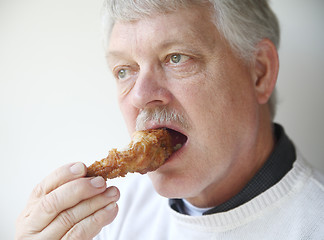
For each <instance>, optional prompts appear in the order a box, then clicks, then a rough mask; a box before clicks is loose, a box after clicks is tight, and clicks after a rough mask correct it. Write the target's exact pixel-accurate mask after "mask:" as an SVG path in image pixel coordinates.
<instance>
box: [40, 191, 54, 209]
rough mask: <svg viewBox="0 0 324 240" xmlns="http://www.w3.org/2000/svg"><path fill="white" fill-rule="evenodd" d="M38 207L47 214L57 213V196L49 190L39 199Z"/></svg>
mask: <svg viewBox="0 0 324 240" xmlns="http://www.w3.org/2000/svg"><path fill="white" fill-rule="evenodd" d="M40 207H41V209H42V211H44V212H45V213H47V214H53V213H58V212H59V209H58V197H57V194H56V193H55V192H51V193H49V194H47V195H45V196H44V197H43V198H42V200H41V201H40Z"/></svg>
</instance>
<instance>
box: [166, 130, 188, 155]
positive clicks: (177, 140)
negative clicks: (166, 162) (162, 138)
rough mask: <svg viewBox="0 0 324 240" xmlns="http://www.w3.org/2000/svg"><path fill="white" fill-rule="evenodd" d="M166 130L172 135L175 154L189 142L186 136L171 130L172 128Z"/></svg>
mask: <svg viewBox="0 0 324 240" xmlns="http://www.w3.org/2000/svg"><path fill="white" fill-rule="evenodd" d="M166 130H167V131H168V132H169V134H170V135H171V138H172V147H173V151H174V152H176V151H178V150H179V149H180V148H182V147H183V146H184V144H185V143H186V142H187V140H188V137H187V136H186V135H184V134H182V133H180V132H178V131H176V130H173V129H170V128H166Z"/></svg>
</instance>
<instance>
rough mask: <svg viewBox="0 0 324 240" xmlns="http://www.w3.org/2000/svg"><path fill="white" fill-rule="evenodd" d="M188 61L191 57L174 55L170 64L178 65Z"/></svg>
mask: <svg viewBox="0 0 324 240" xmlns="http://www.w3.org/2000/svg"><path fill="white" fill-rule="evenodd" d="M188 59H189V57H188V56H186V55H182V54H172V55H171V56H170V60H169V63H173V64H178V63H181V62H184V61H187V60H188Z"/></svg>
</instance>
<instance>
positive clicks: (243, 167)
mask: <svg viewBox="0 0 324 240" xmlns="http://www.w3.org/2000/svg"><path fill="white" fill-rule="evenodd" d="M105 9H106V10H107V12H106V14H105V15H104V20H105V21H106V23H107V25H106V28H105V29H106V30H107V34H106V37H107V41H106V53H107V60H108V64H109V67H110V69H111V71H112V73H113V75H114V77H115V79H116V83H117V86H118V100H119V104H120V109H121V111H122V114H123V116H124V118H125V121H126V125H127V127H128V130H129V133H130V134H131V133H133V132H134V131H135V130H142V129H151V128H161V127H163V128H167V129H172V130H174V132H176V134H177V137H178V139H181V146H182V147H181V148H180V149H179V150H178V151H177V152H175V153H174V154H173V155H172V156H171V157H170V158H169V159H168V160H167V161H166V163H165V164H164V165H162V166H161V167H160V168H159V169H158V170H156V171H154V172H151V173H149V177H150V180H148V179H147V177H146V176H140V175H133V176H129V177H128V179H126V180H125V181H124V183H123V184H121V185H118V186H117V187H119V189H120V192H121V198H120V201H119V203H118V205H119V214H118V217H117V218H116V219H115V217H116V216H117V212H118V207H117V204H116V201H118V199H119V190H118V189H117V188H116V187H108V188H107V186H106V183H105V181H104V180H103V179H102V178H100V177H97V178H84V176H85V174H86V168H85V166H84V165H83V164H81V163H76V164H70V165H67V166H63V167H61V168H60V169H58V170H56V171H55V172H54V173H53V174H52V175H49V176H48V177H47V178H46V179H45V180H44V181H43V182H41V183H40V184H39V185H38V186H37V187H36V188H35V190H34V191H33V193H32V195H31V198H30V201H29V203H28V205H27V207H26V209H25V211H24V212H23V213H22V215H21V216H20V218H19V219H18V222H17V235H16V236H17V239H25V238H26V239H28V238H31V239H70V238H71V239H92V238H93V237H95V236H96V235H97V234H98V233H99V232H100V233H99V234H98V235H97V236H96V239H154V240H156V239H161V240H162V239H186V240H188V239H321V238H323V237H324V227H323V221H324V214H323V213H324V201H323V199H324V190H323V189H324V185H323V176H322V175H320V174H319V173H317V172H316V171H314V170H312V169H311V168H310V167H309V166H308V165H307V163H306V162H305V160H303V158H302V157H301V155H300V153H298V151H296V149H295V147H294V145H293V143H292V142H291V140H290V139H289V138H288V137H287V136H286V134H285V132H284V129H283V128H282V127H281V126H280V125H278V124H275V123H273V121H272V119H273V116H274V112H275V111H274V109H275V97H274V94H273V92H274V88H275V84H276V80H277V75H278V69H279V61H278V54H277V48H278V45H279V26H278V22H277V19H276V17H275V15H274V14H273V12H272V11H271V9H270V8H269V6H268V3H267V1H266V0H240V1H237V0H227V1H222V0H210V1H204V0H191V1H190V0H187V1H185V0H182V1H180V0H179V1H167V0H164V1H161V0H159V1H157V0H156V1H154V0H141V1H133V0H125V1H117V0H116V1H112V0H110V1H109V0H107V1H106V4H105ZM108 184H109V185H110V182H109V181H108ZM124 185H125V186H124ZM105 225H108V226H107V227H105V228H103V227H104V226H105Z"/></svg>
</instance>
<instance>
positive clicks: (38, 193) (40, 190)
mask: <svg viewBox="0 0 324 240" xmlns="http://www.w3.org/2000/svg"><path fill="white" fill-rule="evenodd" d="M45 194H46V193H45V190H44V186H43V184H42V183H38V184H37V185H36V187H35V188H34V189H33V192H32V195H33V196H35V197H36V198H40V197H42V196H44V195H45Z"/></svg>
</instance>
